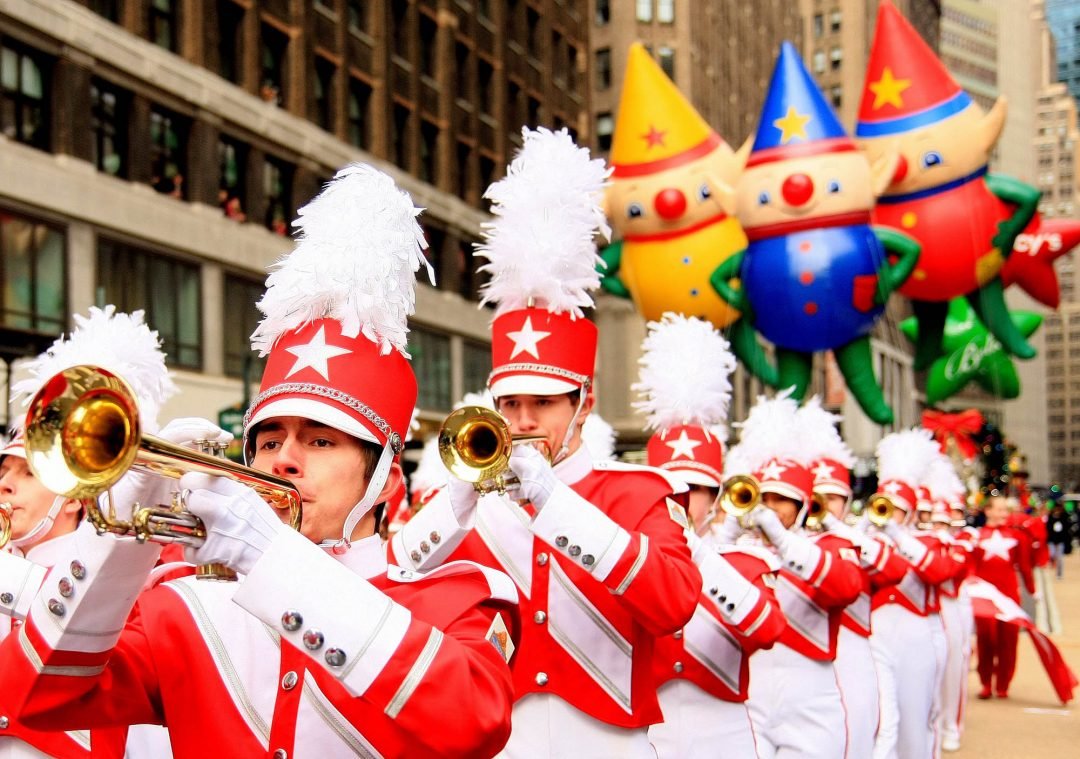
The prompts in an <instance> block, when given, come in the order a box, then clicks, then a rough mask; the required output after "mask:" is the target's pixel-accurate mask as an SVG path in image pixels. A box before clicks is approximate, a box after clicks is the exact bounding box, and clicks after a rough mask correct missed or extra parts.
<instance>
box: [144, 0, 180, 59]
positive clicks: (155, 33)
mask: <svg viewBox="0 0 1080 759" xmlns="http://www.w3.org/2000/svg"><path fill="white" fill-rule="evenodd" d="M177 5H178V3H177V2H176V0H151V2H150V8H149V12H150V24H149V29H150V41H151V42H153V43H154V44H155V45H157V46H158V47H163V48H165V49H166V50H171V51H172V52H174V53H175V52H176V27H177V8H176V6H177Z"/></svg>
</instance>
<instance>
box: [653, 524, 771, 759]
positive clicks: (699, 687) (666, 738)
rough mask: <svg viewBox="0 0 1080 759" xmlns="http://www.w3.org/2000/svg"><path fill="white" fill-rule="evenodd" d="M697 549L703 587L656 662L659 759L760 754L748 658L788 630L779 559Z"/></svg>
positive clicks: (757, 552)
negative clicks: (777, 590)
mask: <svg viewBox="0 0 1080 759" xmlns="http://www.w3.org/2000/svg"><path fill="white" fill-rule="evenodd" d="M700 543H701V544H700V545H699V546H697V547H696V548H695V550H694V562H695V563H696V564H697V565H698V569H700V570H701V577H702V580H703V581H704V587H703V590H702V593H701V596H700V598H699V599H698V603H697V609H696V610H695V611H694V617H693V619H691V620H690V622H689V623H688V624H687V625H686V627H685V628H683V629H682V630H680V631H678V632H676V633H675V634H674V635H669V636H666V637H664V638H660V639H659V640H658V641H657V643H656V653H655V655H654V658H653V673H654V677H655V678H656V683H657V686H658V688H659V691H658V696H659V698H660V708H661V709H662V710H663V712H664V721H663V722H662V723H659V724H656V725H653V726H652V727H650V728H649V739H650V740H651V741H652V744H653V747H654V748H655V749H656V754H657V756H658V757H661V759H664V758H665V757H670V758H671V759H676V758H677V757H679V758H681V757H703V758H704V757H715V756H716V755H717V751H718V750H722V751H723V753H724V754H725V755H729V756H733V757H734V756H738V757H755V756H757V746H756V741H755V739H754V730H753V725H752V723H751V721H750V713H749V710H748V709H747V706H746V700H747V696H748V694H749V690H750V658H751V656H752V655H753V654H754V652H756V651H760V650H762V649H768V648H771V647H772V645H773V643H775V642H776V641H777V640H778V639H779V637H780V635H781V634H782V633H783V631H784V629H785V627H786V626H787V621H786V620H785V619H784V615H783V612H781V611H780V605H779V603H778V602H777V600H776V596H775V595H774V593H773V587H774V586H775V584H776V574H775V573H776V572H777V570H779V568H780V564H779V561H778V560H777V559H776V557H775V556H774V555H773V554H772V553H771V552H769V551H766V550H763V549H760V548H753V547H738V548H737V547H735V546H723V547H719V548H716V547H714V546H713V545H712V544H711V541H710V540H709V538H708V537H706V538H704V539H702V540H701V541H700Z"/></svg>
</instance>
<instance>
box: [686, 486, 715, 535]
mask: <svg viewBox="0 0 1080 759" xmlns="http://www.w3.org/2000/svg"><path fill="white" fill-rule="evenodd" d="M718 492H719V488H710V487H707V486H705V485H691V486H690V494H689V495H690V505H689V508H688V509H687V511H688V512H689V514H690V524H691V525H693V526H694V527H695V528H699V527H701V525H702V522H704V521H705V517H706V516H707V515H708V513H709V508H710V507H711V506H712V505H713V502H715V501H716V495H717V493H718Z"/></svg>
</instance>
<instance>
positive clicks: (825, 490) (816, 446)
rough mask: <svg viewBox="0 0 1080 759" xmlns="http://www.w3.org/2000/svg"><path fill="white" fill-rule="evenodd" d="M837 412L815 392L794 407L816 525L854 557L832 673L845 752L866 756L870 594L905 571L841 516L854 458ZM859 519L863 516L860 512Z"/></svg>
mask: <svg viewBox="0 0 1080 759" xmlns="http://www.w3.org/2000/svg"><path fill="white" fill-rule="evenodd" d="M838 421H839V417H837V416H836V415H834V414H830V413H829V412H828V411H826V410H825V409H823V408H822V407H821V402H820V400H819V399H818V398H817V397H816V396H815V397H813V398H811V399H809V400H808V401H807V402H806V403H805V404H804V405H803V406H802V408H800V409H799V412H798V430H799V437H800V441H801V443H802V446H803V447H804V449H805V450H807V452H808V455H810V456H812V457H813V458H814V461H813V464H812V466H811V469H810V471H811V472H812V473H813V475H814V493H815V495H816V497H818V498H819V499H821V501H822V505H823V508H824V509H825V511H824V514H823V515H822V516H821V517H820V522H821V526H822V528H823V529H824V530H827V531H828V532H829V534H830V535H832V536H833V540H834V541H843V542H838V543H836V544H835V545H837V546H838V547H839V549H840V550H846V551H849V552H853V553H855V554H856V555H857V557H858V565H859V570H860V572H859V574H860V586H861V587H860V592H859V597H858V598H857V599H855V601H853V602H852V603H850V604H848V605H847V606H845V607H844V610H843V615H842V616H841V618H840V630H839V633H838V636H837V643H836V661H835V668H836V678H837V682H838V683H839V686H840V692H841V695H842V696H843V699H844V707H845V710H846V713H847V735H848V756H851V757H869V756H870V755H871V754H872V753H873V750H874V740H875V738H876V736H877V728H878V716H879V710H878V683H877V675H876V673H875V671H874V657H873V654H872V653H871V651H870V633H871V622H870V606H871V604H870V599H871V597H872V596H873V594H874V593H875V592H877V591H878V590H880V589H882V588H885V587H889V586H891V585H895V584H896V583H898V582H899V581H900V579H901V578H902V577H903V575H904V572H905V571H907V562H905V561H904V560H903V559H901V558H900V557H899V556H898V555H897V554H896V553H895V552H894V551H893V550H892V549H891V548H890V547H889V546H888V545H886V543H885V542H884V541H883V540H882V539H881V538H880V537H878V536H875V535H871V534H867V533H866V532H864V531H862V530H859V529H857V528H855V527H852V526H850V525H848V524H847V523H846V522H845V521H844V518H845V516H847V511H848V508H849V506H850V504H851V496H852V491H851V473H850V467H851V465H852V464H853V463H854V462H855V457H854V455H853V454H852V452H851V449H850V448H848V446H847V444H846V443H845V442H844V441H843V440H842V439H841V437H840V434H839V432H837V427H836V423H837V422H838ZM864 518H865V517H864Z"/></svg>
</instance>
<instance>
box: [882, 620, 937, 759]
mask: <svg viewBox="0 0 1080 759" xmlns="http://www.w3.org/2000/svg"><path fill="white" fill-rule="evenodd" d="M872 620H873V627H874V634H873V635H871V636H870V650H871V651H872V652H873V655H874V661H876V662H877V676H878V690H879V696H880V698H879V704H880V708H881V716H880V721H879V724H878V735H877V740H876V741H875V742H874V754H873V756H874V759H931V757H934V756H935V755H936V753H937V751H938V744H939V741H938V736H937V717H938V712H939V711H940V708H941V673H942V671H943V669H944V663H945V632H944V630H943V628H942V626H941V619H940V617H939V616H938V615H937V614H931V615H930V616H928V617H920V616H919V615H918V614H913V613H912V612H910V611H908V610H907V609H905V608H903V607H902V606H900V605H899V604H887V605H885V606H882V607H880V608H879V609H877V610H875V611H874V613H873V617H872Z"/></svg>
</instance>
